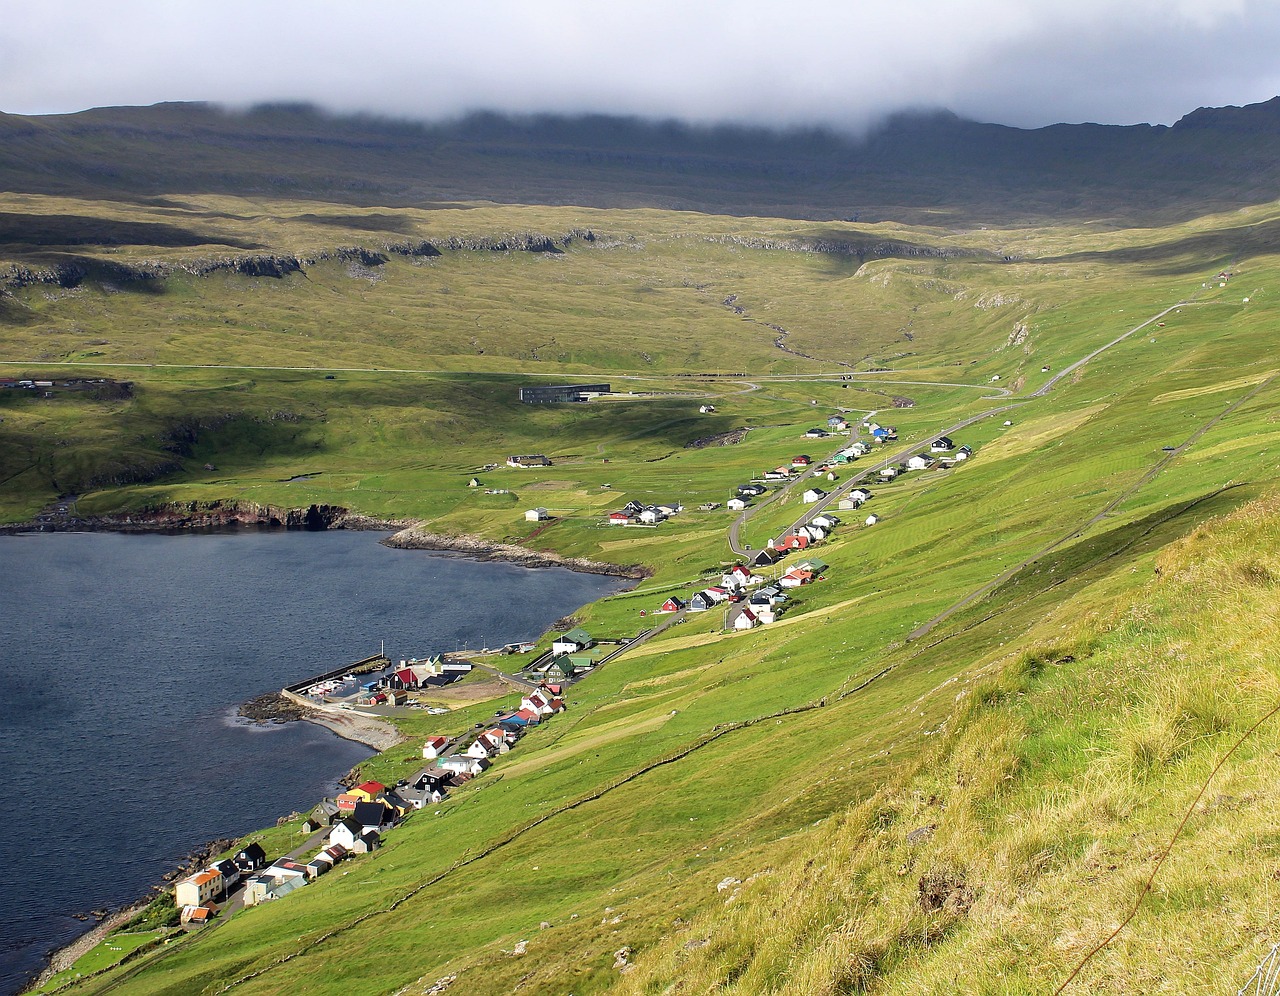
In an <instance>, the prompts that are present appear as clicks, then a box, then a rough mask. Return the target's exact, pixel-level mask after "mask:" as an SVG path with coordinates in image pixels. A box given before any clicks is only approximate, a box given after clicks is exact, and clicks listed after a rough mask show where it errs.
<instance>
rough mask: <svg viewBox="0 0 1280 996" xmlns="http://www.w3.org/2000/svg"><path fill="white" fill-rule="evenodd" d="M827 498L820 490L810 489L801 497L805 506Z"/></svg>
mask: <svg viewBox="0 0 1280 996" xmlns="http://www.w3.org/2000/svg"><path fill="white" fill-rule="evenodd" d="M825 497H827V493H826V492H825V491H823V490H822V489H821V488H810V489H809V490H808V491H806V492H805V493H804V495H803V501H804V503H805V504H806V505H812V504H813V503H814V502H815V501H822V499H823V498H825Z"/></svg>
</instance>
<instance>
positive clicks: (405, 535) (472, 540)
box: [382, 526, 653, 581]
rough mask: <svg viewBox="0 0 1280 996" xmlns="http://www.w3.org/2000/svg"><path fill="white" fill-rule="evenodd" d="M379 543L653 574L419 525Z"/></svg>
mask: <svg viewBox="0 0 1280 996" xmlns="http://www.w3.org/2000/svg"><path fill="white" fill-rule="evenodd" d="M382 544H383V545H384V546H390V547H395V548H396V549H398V550H442V551H447V552H449V553H457V554H461V555H462V556H464V557H468V558H470V559H472V560H503V561H507V562H508V563H512V564H519V565H520V566H522V567H567V568H568V569H569V570H571V571H579V572H581V573H583V574H608V575H611V576H613V577H619V578H632V579H634V580H637V581H639V580H643V579H644V578H647V577H649V576H650V575H652V574H653V571H651V570H649V568H647V567H645V566H644V565H643V564H626V565H623V564H610V563H607V562H605V561H600V560H588V559H586V558H585V557H562V556H560V555H559V554H558V553H550V552H548V551H545V550H526V549H525V548H524V547H522V546H515V545H514V544H511V543H494V542H492V541H490V540H486V539H484V538H482V537H479V536H466V535H463V536H450V535H446V534H443V533H433V532H430V531H429V530H427V529H424V528H423V527H422V526H410V527H409V528H407V529H402V530H400V531H399V532H398V533H394V534H392V535H391V536H388V537H386V538H385V539H384V540H382Z"/></svg>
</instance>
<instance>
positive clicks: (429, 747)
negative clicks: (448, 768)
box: [422, 737, 449, 761]
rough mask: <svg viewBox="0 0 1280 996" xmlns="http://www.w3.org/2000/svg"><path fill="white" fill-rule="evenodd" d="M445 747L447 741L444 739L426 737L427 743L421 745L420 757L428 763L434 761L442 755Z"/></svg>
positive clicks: (447, 744)
mask: <svg viewBox="0 0 1280 996" xmlns="http://www.w3.org/2000/svg"><path fill="white" fill-rule="evenodd" d="M447 746H449V741H448V740H447V739H446V738H444V737H428V738H427V742H426V743H425V744H423V745H422V756H423V757H424V758H426V759H427V760H428V761H434V760H435V759H436V758H437V757H439V756H440V755H441V754H443V753H444V749H445V748H446V747H447Z"/></svg>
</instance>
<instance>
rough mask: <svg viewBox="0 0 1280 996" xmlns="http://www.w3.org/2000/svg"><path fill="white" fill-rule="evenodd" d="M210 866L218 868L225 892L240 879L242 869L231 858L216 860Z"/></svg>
mask: <svg viewBox="0 0 1280 996" xmlns="http://www.w3.org/2000/svg"><path fill="white" fill-rule="evenodd" d="M209 868H210V869H216V870H217V871H218V872H219V873H220V874H221V875H222V891H223V892H224V893H225V892H227V891H228V890H229V889H231V888H232V887H233V886H235V885H236V884H237V883H238V882H239V881H240V869H239V868H237V867H236V863H235V862H234V861H232V860H231V859H230V858H226V859H224V860H222V861H215V862H214V863H213V864H211V865H210V866H209Z"/></svg>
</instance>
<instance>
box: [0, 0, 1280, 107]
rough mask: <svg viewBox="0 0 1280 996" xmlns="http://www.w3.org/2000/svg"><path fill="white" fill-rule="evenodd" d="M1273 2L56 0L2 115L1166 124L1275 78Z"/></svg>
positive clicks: (43, 16)
mask: <svg viewBox="0 0 1280 996" xmlns="http://www.w3.org/2000/svg"><path fill="white" fill-rule="evenodd" d="M1278 48H1280V5H1275V4H1273V3H1264V2H1260V0H1221V2H1218V3H1216V4H1212V5H1209V4H1204V3H1199V2H1197V3H1193V2H1190V0H1130V2H1129V3H1127V4H1123V5H1121V4H1115V3H1114V2H1110V0H1108V2H1102V0H1072V2H1061V0H1052V2H1047V3H1038V4H1036V5H1035V8H1034V9H1032V8H1031V5H1030V4H1027V3H1026V2H1025V0H973V2H968V3H956V2H955V0H914V2H913V0H906V2H903V3H898V4H892V5H872V4H869V3H858V4H850V3H838V2H818V0H808V2H793V3H790V4H786V5H782V4H778V3H776V2H770V3H765V2H760V0H742V2H703V3H693V4H690V3H688V2H684V3H675V2H670V0H658V2H650V3H643V4H641V3H586V2H566V0H544V2H541V3H531V2H528V0H525V2H521V3H516V2H509V0H494V2H490V3H483V4H475V3H457V2H452V3H434V4H422V3H416V2H405V0H396V2H385V3H379V4H373V5H356V4H350V3H337V2H310V3H301V2H296V0H284V2H276V3H269V4H263V3H261V2H255V3H247V2H242V0H223V2H219V3H216V4H214V3H199V4H196V3H191V4H188V3H178V4H175V3H169V2H157V0H147V2H141V0H132V2H130V0H123V2H120V3H116V4H109V5H104V4H98V3H93V2H89V0H81V2H75V0H49V2H46V3H44V4H40V5H28V6H27V7H24V8H20V9H15V10H12V11H9V12H8V13H7V14H6V17H5V23H4V24H3V25H0V109H2V110H5V111H10V112H18V113H49V112H61V111H71V110H78V109H82V108H86V107H91V106H102V105H109V104H150V103H155V102H157V101H162V100H209V101H214V102H220V103H227V104H248V103H256V102H261V101H278V100H290V101H306V102H312V103H316V104H319V105H321V106H323V107H327V108H330V109H333V110H337V111H364V112H372V113H378V114H384V115H390V116H397V117H407V118H414V119H424V120H433V119H441V118H450V117H456V116H458V115H460V114H464V113H466V112H469V111H474V110H496V111H502V112H508V113H517V114H524V113H537V112H561V113H570V114H572V113H581V112H599V113H606V114H633V115H640V116H644V117H650V118H676V119H679V120H683V121H687V122H691V123H704V124H705V123H714V122H733V123H746V124H760V125H768V126H783V127H785V126H792V125H814V124H818V125H829V126H834V127H837V128H848V129H858V128H860V127H862V126H864V125H866V124H868V123H870V122H872V121H874V120H876V119H878V118H880V117H883V116H884V115H885V114H888V113H891V112H893V111H897V110H903V109H909V108H934V107H945V108H948V109H951V110H954V111H956V112H957V113H959V114H961V115H963V116H965V117H970V118H975V119H978V120H987V121H998V122H1001V123H1005V124H1013V125H1020V126H1024V127H1036V126H1040V125H1045V124H1051V123H1054V122H1057V121H1099V122H1103V123H1116V124H1123V123H1132V122H1139V121H1149V122H1153V123H1171V122H1172V121H1173V120H1176V119H1177V118H1178V117H1179V116H1181V115H1182V114H1184V113H1186V112H1187V111H1189V110H1191V109H1193V108H1194V107H1196V106H1199V105H1203V104H1210V105H1216V104H1229V103H1247V102H1252V101H1259V100H1265V99H1268V98H1269V97H1271V96H1274V95H1276V94H1277V93H1280V69H1277V63H1276V61H1275V57H1274V53H1275V51H1276V50H1277V49H1278Z"/></svg>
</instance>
